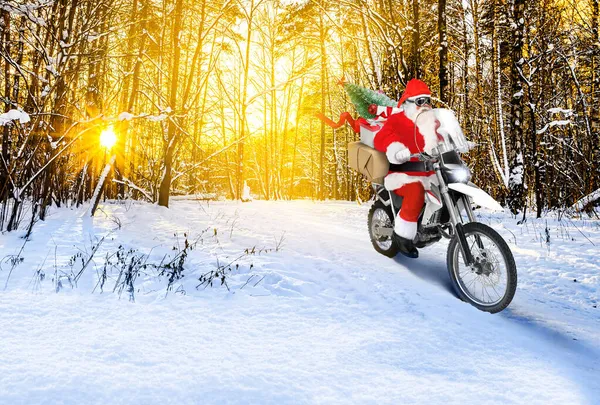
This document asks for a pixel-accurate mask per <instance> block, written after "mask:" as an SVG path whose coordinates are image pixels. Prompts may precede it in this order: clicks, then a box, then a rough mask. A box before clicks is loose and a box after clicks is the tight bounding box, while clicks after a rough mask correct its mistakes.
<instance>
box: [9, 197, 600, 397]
mask: <svg viewBox="0 0 600 405" xmlns="http://www.w3.org/2000/svg"><path fill="white" fill-rule="evenodd" d="M170 207H171V208H169V209H165V208H162V207H158V206H155V205H151V204H145V203H139V202H131V201H126V202H124V203H116V202H108V203H103V204H100V206H99V209H98V211H97V213H96V216H95V217H94V218H90V217H88V216H86V215H85V213H86V210H87V207H86V206H82V207H80V208H78V209H75V208H72V209H69V208H61V209H52V210H51V211H50V213H49V216H48V218H47V220H46V221H42V222H39V223H37V224H36V225H35V228H34V233H33V236H32V239H31V240H30V241H28V242H25V241H24V240H23V239H21V238H20V236H21V235H20V234H19V233H6V234H3V235H0V249H2V252H3V253H4V254H5V255H10V254H14V255H17V254H18V252H19V250H20V249H21V247H22V246H23V244H24V243H25V247H24V248H23V253H22V254H21V257H23V259H24V260H23V261H22V262H21V263H20V264H18V265H17V266H16V267H15V268H14V270H13V272H12V275H11V278H10V280H8V283H7V289H6V291H0V324H1V325H2V328H0V341H1V342H2V345H0V359H1V361H0V403H3V404H4V403H6V404H29V403H43V402H48V403H56V402H60V403H64V404H80V403H86V404H106V403H133V404H162V403H184V404H187V403H190V404H191V403H199V402H201V403H206V404H221V403H234V404H235V403H240V404H246V403H261V404H263V403H274V404H286V403H293V404H304V403H343V404H347V403H377V404H399V403H441V402H445V403H459V402H460V403H533V404H545V403H577V404H594V403H598V402H597V401H598V398H600V378H598V377H599V375H600V332H599V331H600V309H598V308H597V306H598V304H600V302H599V301H600V297H599V291H600V289H599V286H600V258H599V257H598V254H597V252H598V246H600V221H597V220H590V219H580V220H572V219H567V218H563V219H562V220H561V221H559V220H558V219H557V218H555V217H554V216H552V215H548V216H547V217H546V218H543V219H541V220H533V219H528V221H526V222H525V223H524V224H523V225H516V219H513V218H511V217H510V216H509V215H505V214H490V213H488V212H479V213H478V217H479V218H480V221H481V222H483V223H486V224H488V225H490V226H492V227H493V228H494V229H496V230H497V231H498V232H500V233H501V234H502V235H503V237H504V238H505V239H506V240H507V241H508V242H509V245H510V247H511V249H512V250H513V252H514V254H515V259H516V263H517V266H518V271H519V288H518V291H517V294H516V296H515V299H514V301H513V303H512V304H511V305H510V306H509V308H508V309H506V310H505V311H503V312H502V313H500V314H496V315H490V314H486V313H482V312H479V311H477V310H476V309H475V308H473V307H471V306H469V305H467V304H465V303H462V302H460V301H459V300H458V299H457V298H456V297H455V296H454V294H453V293H452V292H451V288H450V285H449V279H448V276H447V270H446V268H445V249H446V247H447V243H446V242H441V243H438V244H436V245H434V246H432V247H428V248H425V249H422V250H421V257H420V258H419V259H418V260H409V259H404V258H402V257H396V258H395V259H388V258H386V257H384V256H381V255H379V254H377V253H376V252H375V251H374V250H373V248H372V246H371V244H370V241H369V239H368V233H367V229H366V219H367V213H368V209H369V204H363V205H357V204H356V203H346V202H324V203H314V202H310V201H292V202H290V201H285V202H266V201H253V202H250V203H238V202H213V201H211V202H205V201H196V200H194V199H192V198H190V197H180V198H173V199H172V200H171V203H170ZM215 229H216V231H215ZM204 230H206V232H204V233H203V231H204ZM184 233H187V235H188V239H190V240H192V239H193V240H196V239H197V238H199V237H201V239H199V243H198V245H197V247H196V248H195V249H194V250H192V251H190V252H189V256H188V261H187V262H186V265H185V272H184V274H185V277H184V278H183V279H181V280H179V281H176V282H175V285H173V288H172V289H171V290H170V291H168V292H167V291H166V280H165V277H164V276H163V277H162V280H161V279H160V278H159V277H158V276H157V275H156V274H152V271H151V270H148V271H147V273H148V275H140V276H139V278H138V281H137V283H136V290H135V302H134V303H132V302H130V301H129V300H128V297H127V294H126V293H123V294H122V296H121V299H119V296H118V294H117V293H111V291H112V288H113V286H114V283H115V281H116V274H112V275H109V278H108V279H107V281H106V285H105V287H104V292H103V293H100V292H99V288H97V289H96V290H95V292H93V293H92V291H94V287H95V286H96V284H97V275H98V273H97V272H100V271H101V270H102V266H103V264H104V258H105V257H106V255H107V253H114V252H116V251H117V249H118V247H119V246H120V245H122V246H124V248H125V249H129V248H135V249H137V250H138V251H139V252H142V253H144V254H147V255H148V262H153V263H157V262H159V261H160V260H161V259H162V258H163V257H164V255H166V254H171V255H173V254H174V253H173V252H174V251H173V250H172V249H173V246H182V245H183V239H184ZM103 237H104V240H103V242H102V243H100V244H99V246H98V243H99V241H100V240H101V239H102V238H103ZM92 245H96V246H98V247H97V253H96V256H95V258H94V259H93V261H92V263H91V264H90V266H89V268H88V269H86V271H85V272H84V273H83V274H82V276H81V278H80V279H79V280H78V282H77V288H71V287H69V286H68V283H63V287H62V288H61V289H60V291H59V292H58V293H55V292H54V291H55V283H54V282H53V278H54V277H55V272H56V274H57V275H60V274H62V275H63V280H64V277H66V275H68V274H69V273H70V272H71V271H72V270H71V268H70V266H69V259H70V258H71V257H72V256H73V255H75V254H76V253H78V252H87V253H89V252H90V251H92V250H93V249H94V248H93V247H92ZM253 248H254V249H253ZM246 249H247V250H248V251H249V252H254V253H249V254H245V250H246ZM236 259H237V261H236ZM231 262H233V263H235V264H238V267H235V265H232V272H231V274H230V276H229V277H228V279H227V286H228V288H226V287H225V286H218V284H219V283H217V285H215V287H213V288H210V287H209V288H206V289H203V288H202V287H201V288H199V289H196V286H197V285H198V277H199V276H200V275H201V274H204V273H205V272H207V271H209V270H214V269H215V268H216V266H217V265H221V266H222V265H223V264H227V263H231ZM9 269H10V265H9V263H8V261H7V260H6V259H4V260H2V268H1V269H0V288H1V287H3V286H4V285H5V283H6V280H7V276H8V272H9ZM38 270H41V271H42V272H43V273H44V274H45V276H44V278H43V280H41V279H40V277H39V273H38V272H37V271H38ZM73 270H74V271H75V272H77V270H78V267H77V265H75V266H74V269H73ZM36 275H37V276H36ZM574 280H576V281H574Z"/></svg>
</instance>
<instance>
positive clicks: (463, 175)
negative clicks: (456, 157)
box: [446, 167, 471, 184]
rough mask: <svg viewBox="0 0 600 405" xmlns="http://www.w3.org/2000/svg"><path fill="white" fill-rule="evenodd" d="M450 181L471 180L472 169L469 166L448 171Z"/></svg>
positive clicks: (464, 181)
mask: <svg viewBox="0 0 600 405" xmlns="http://www.w3.org/2000/svg"><path fill="white" fill-rule="evenodd" d="M446 174H447V176H448V182H449V183H465V184H467V183H468V182H469V180H471V171H470V170H469V168H468V167H459V168H456V169H453V170H449V171H447V172H446Z"/></svg>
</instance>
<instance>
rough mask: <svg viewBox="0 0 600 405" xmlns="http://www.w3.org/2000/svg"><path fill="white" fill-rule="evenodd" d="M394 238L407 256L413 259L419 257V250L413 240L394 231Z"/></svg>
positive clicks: (399, 248) (400, 249) (401, 251)
mask: <svg viewBox="0 0 600 405" xmlns="http://www.w3.org/2000/svg"><path fill="white" fill-rule="evenodd" d="M394 238H395V240H396V244H397V245H398V250H399V252H400V253H402V254H403V255H404V256H406V257H410V258H411V259H416V258H417V257H419V251H418V250H417V248H416V247H415V245H414V244H413V242H412V240H410V239H406V238H403V237H402V236H398V235H397V234H395V233H394Z"/></svg>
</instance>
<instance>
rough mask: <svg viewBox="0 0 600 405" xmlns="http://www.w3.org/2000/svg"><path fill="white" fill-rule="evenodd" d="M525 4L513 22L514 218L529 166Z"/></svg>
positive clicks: (518, 2) (517, 3) (517, 7)
mask: <svg viewBox="0 0 600 405" xmlns="http://www.w3.org/2000/svg"><path fill="white" fill-rule="evenodd" d="M524 11H525V0H514V9H513V16H512V21H513V24H514V26H515V29H514V31H513V33H512V41H513V45H512V54H511V69H510V76H511V92H512V98H511V102H510V104H511V108H510V118H511V121H510V123H511V138H512V139H511V143H512V145H511V146H512V148H511V171H510V177H509V183H508V187H509V196H508V204H509V207H510V209H511V211H512V213H513V214H516V213H517V212H518V211H519V210H520V209H522V208H524V205H525V200H524V197H525V194H524V190H525V189H524V183H525V178H524V177H525V162H524V155H523V147H524V140H523V84H522V82H521V76H520V74H519V70H520V69H521V67H522V65H523V30H524V29H525V26H524V19H523V16H524Z"/></svg>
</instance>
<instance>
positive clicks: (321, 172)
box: [319, 14, 327, 200]
mask: <svg viewBox="0 0 600 405" xmlns="http://www.w3.org/2000/svg"><path fill="white" fill-rule="evenodd" d="M325 38H326V32H325V23H324V21H323V15H322V14H319V40H320V44H321V111H323V113H324V112H325V96H326V94H325V78H326V74H327V72H326V69H327V59H326V53H325ZM324 167H325V122H324V121H322V120H321V151H320V153H319V200H324V199H325V177H324Z"/></svg>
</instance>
